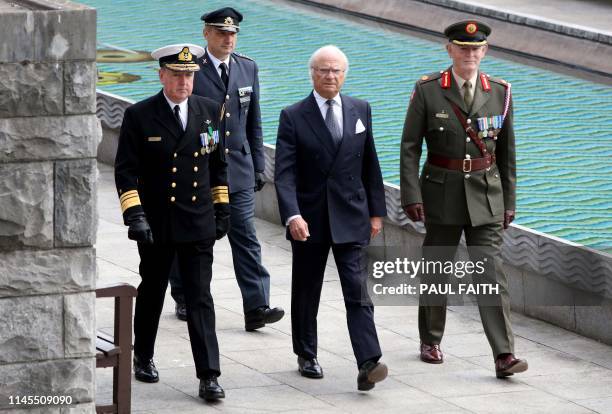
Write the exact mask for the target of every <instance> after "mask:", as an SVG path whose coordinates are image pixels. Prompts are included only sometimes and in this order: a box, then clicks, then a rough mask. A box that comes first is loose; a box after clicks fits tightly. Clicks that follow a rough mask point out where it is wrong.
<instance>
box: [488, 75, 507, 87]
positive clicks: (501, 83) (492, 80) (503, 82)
mask: <svg viewBox="0 0 612 414" xmlns="http://www.w3.org/2000/svg"><path fill="white" fill-rule="evenodd" d="M487 78H488V79H489V81H490V82H495V83H498V84H500V85H503V86H504V87H508V84H509V82H507V81H505V80H503V79H502V78H494V77H493V76H491V75H487Z"/></svg>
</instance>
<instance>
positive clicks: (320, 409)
mask: <svg viewBox="0 0 612 414" xmlns="http://www.w3.org/2000/svg"><path fill="white" fill-rule="evenodd" d="M100 170H101V175H100V180H99V190H98V196H99V199H100V202H101V204H102V205H104V206H105V207H104V208H103V209H100V210H99V216H100V217H99V223H100V224H99V229H98V238H97V245H96V253H97V264H98V270H99V272H98V281H97V284H98V286H101V285H104V284H110V283H115V282H127V283H130V284H132V285H134V286H137V285H138V283H139V281H140V277H139V276H138V262H139V259H138V252H137V249H136V245H135V243H134V242H132V241H129V240H128V239H127V230H126V228H125V227H124V226H123V224H122V220H121V215H120V212H119V203H118V201H117V199H116V197H117V196H116V193H115V191H114V189H113V180H112V169H111V168H110V167H107V166H104V165H100ZM257 230H258V234H259V238H260V241H261V242H262V251H263V261H264V265H265V266H266V267H267V268H268V270H269V272H270V274H271V278H272V287H271V298H272V299H271V301H272V305H273V306H282V307H283V308H284V309H285V311H286V312H287V315H286V317H285V318H283V319H282V320H281V321H279V322H278V323H276V324H274V325H271V326H269V327H266V328H265V329H261V330H259V331H257V332H252V333H248V332H245V331H244V329H243V328H244V319H243V314H242V300H241V298H240V293H239V289H238V285H237V284H236V281H235V278H234V275H233V271H232V269H233V267H232V260H231V252H230V248H229V244H228V242H227V239H222V240H221V241H220V242H218V243H217V244H216V245H215V261H214V264H213V274H214V276H213V281H212V289H213V295H214V300H215V310H216V316H217V320H216V326H217V335H218V339H219V344H220V352H221V370H222V375H221V377H220V378H219V381H220V384H221V385H222V386H223V387H224V388H225V391H226V398H225V400H223V401H221V402H219V403H215V404H207V403H205V402H203V401H202V400H201V399H200V398H198V397H197V387H198V381H197V379H196V377H195V369H194V364H193V359H192V356H191V348H190V344H189V337H188V333H187V326H186V324H185V323H184V322H182V321H179V320H177V319H176V317H175V316H174V301H173V300H172V298H171V297H170V291H169V289H168V291H167V293H166V298H165V303H164V307H163V312H162V316H161V320H160V327H159V332H158V337H157V339H158V340H157V344H156V354H155V361H156V364H157V366H158V368H159V371H160V382H159V383H158V384H144V383H140V382H137V381H133V382H132V384H133V388H132V409H133V411H132V412H134V413H151V414H165V413H173V414H174V413H187V414H188V413H196V412H197V413H201V412H203V411H205V412H206V411H208V412H219V411H221V412H229V413H270V412H273V413H284V412H299V413H309V412H313V413H314V412H316V413H347V412H351V413H366V412H367V413H376V414H380V413H431V412H435V413H448V414H451V413H520V414H529V413H544V412H546V413H549V412H555V413H556V412H559V413H582V412H587V413H588V412H601V413H606V412H611V413H612V348H611V347H609V346H607V345H603V344H600V343H597V342H596V341H593V340H590V339H587V338H584V337H581V336H580V335H577V334H574V333H571V332H568V331H565V330H563V329H561V328H558V327H555V326H553V325H550V324H547V323H545V322H541V321H537V320H534V319H531V318H528V317H525V316H523V315H518V314H513V315H512V319H513V322H514V330H515V334H516V339H515V341H516V349H517V354H519V356H522V357H525V358H527V359H528V361H529V364H530V369H529V371H527V372H526V373H525V374H524V375H516V376H514V377H512V378H509V379H506V380H498V379H496V378H495V376H494V367H493V363H492V355H491V350H490V348H489V345H488V342H487V340H486V338H485V335H484V332H483V330H482V325H481V323H480V317H479V315H478V309H477V308H475V307H467V306H454V307H450V308H449V312H448V321H447V334H446V335H445V338H444V341H443V343H442V347H443V350H444V351H445V356H446V358H445V363H444V364H441V365H428V364H424V363H422V362H421V361H420V360H419V359H418V346H419V337H418V329H417V314H418V308H417V307H416V306H404V307H400V306H378V307H377V308H376V311H375V320H376V322H377V327H378V335H379V339H380V342H381V347H382V349H383V360H384V361H385V362H386V363H387V364H388V366H389V372H390V375H389V378H388V379H387V380H386V381H384V382H382V383H380V384H378V385H377V386H376V388H375V389H374V390H373V391H372V392H368V393H363V392H358V391H357V387H356V377H357V369H356V365H355V359H354V356H353V352H352V348H351V345H350V339H349V336H348V330H347V327H346V313H345V309H344V301H343V300H342V291H341V287H340V282H339V280H338V275H337V270H336V268H335V266H334V265H333V258H332V257H330V258H329V263H328V267H327V270H326V276H325V277H326V278H325V283H324V287H323V292H322V299H321V305H320V308H319V318H318V332H319V355H318V357H319V361H320V362H321V364H322V366H323V369H324V372H325V378H324V379H322V380H310V379H306V378H303V377H301V376H300V375H299V374H298V372H297V363H296V357H295V355H294V354H293V352H292V348H291V321H290V314H289V311H290V302H291V297H290V292H291V249H290V246H289V244H288V242H287V241H286V240H285V236H284V228H282V227H280V226H277V225H274V224H271V223H268V222H265V221H261V220H257ZM415 305H416V302H415ZM96 306H97V309H96V323H97V328H98V329H103V330H105V331H106V332H112V321H113V316H112V312H113V303H112V300H106V299H104V300H100V299H99V300H97V301H96ZM111 372H112V371H111V370H110V369H97V370H96V381H97V400H98V401H99V402H107V401H109V400H110V396H111V388H112V375H111Z"/></svg>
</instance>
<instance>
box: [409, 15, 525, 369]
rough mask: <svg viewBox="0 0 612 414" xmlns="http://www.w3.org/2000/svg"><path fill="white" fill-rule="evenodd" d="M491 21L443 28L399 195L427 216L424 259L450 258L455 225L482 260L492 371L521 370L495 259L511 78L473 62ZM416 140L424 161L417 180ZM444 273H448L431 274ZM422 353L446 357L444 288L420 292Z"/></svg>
mask: <svg viewBox="0 0 612 414" xmlns="http://www.w3.org/2000/svg"><path fill="white" fill-rule="evenodd" d="M490 32H491V29H490V28H489V27H488V26H487V25H486V24H484V23H481V22H478V21H475V20H469V21H463V22H458V23H455V24H452V25H450V26H449V27H447V28H446V30H445V31H444V33H445V35H446V36H447V37H448V39H449V42H448V44H447V45H446V49H447V51H448V54H449V56H450V58H451V59H452V61H453V64H452V66H451V67H450V68H448V69H446V70H445V71H440V72H436V73H433V74H431V75H425V76H423V77H421V79H420V80H419V81H418V82H417V84H416V86H415V90H414V92H413V95H412V98H411V101H410V106H409V108H408V113H407V115H406V122H405V124H404V133H403V136H402V149H401V151H402V152H401V170H400V177H401V198H402V206H403V207H404V210H405V212H406V215H407V216H408V217H409V218H410V219H411V220H413V221H424V222H425V228H426V229H427V234H426V236H425V241H424V244H423V245H424V254H425V255H426V258H428V259H430V260H436V261H447V260H452V259H453V256H454V255H455V252H456V250H457V245H458V244H459V241H460V239H461V235H462V233H463V234H465V241H466V244H467V246H468V251H469V253H470V257H471V260H472V261H474V262H478V261H481V262H487V266H486V271H485V272H484V274H483V275H481V276H475V278H477V277H479V278H480V280H481V281H483V282H485V281H486V282H488V283H489V284H491V285H497V286H498V288H499V294H496V295H492V296H491V295H477V300H478V304H479V310H480V316H481V319H482V324H483V327H484V330H485V333H486V335H487V338H488V340H489V343H490V344H491V348H492V350H493V358H494V359H495V371H496V375H497V376H498V377H500V378H501V377H506V376H509V375H513V374H515V373H518V372H522V371H525V370H526V369H527V361H525V360H522V359H518V358H515V356H514V335H513V333H512V326H511V324H510V301H509V297H508V281H507V278H506V275H505V273H504V270H503V268H502V264H501V258H500V251H501V246H502V234H503V229H504V228H507V227H508V225H509V224H510V222H512V220H513V219H514V209H515V199H516V195H515V188H516V161H515V145H514V127H513V114H512V99H511V94H510V84H508V83H507V82H506V81H504V80H502V79H499V78H494V77H490V76H489V75H486V74H485V73H483V72H481V71H480V70H479V68H480V61H481V60H482V59H483V58H484V56H485V54H486V52H487V36H488V35H489V33H490ZM423 138H425V141H426V143H427V152H428V154H427V161H426V162H425V164H424V166H423V171H422V173H421V179H420V180H419V176H418V171H419V159H420V157H421V148H422V144H423ZM433 276H437V277H438V278H439V277H440V276H442V277H444V278H445V279H446V278H447V275H433ZM419 301H420V306H419V332H420V337H421V350H420V351H421V360H423V361H424V362H428V363H434V364H439V363H442V362H443V354H442V350H441V349H440V342H441V341H442V335H443V334H444V327H445V321H446V296H443V297H436V296H435V295H431V296H430V295H421V297H420V298H419Z"/></svg>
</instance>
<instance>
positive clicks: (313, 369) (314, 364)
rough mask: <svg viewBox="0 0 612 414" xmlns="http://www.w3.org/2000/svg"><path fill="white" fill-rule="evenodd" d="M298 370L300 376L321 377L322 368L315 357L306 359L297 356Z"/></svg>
mask: <svg viewBox="0 0 612 414" xmlns="http://www.w3.org/2000/svg"><path fill="white" fill-rule="evenodd" d="M298 371H300V374H302V377H307V378H323V368H321V365H319V362H318V361H317V359H316V358H312V359H306V358H302V357H298Z"/></svg>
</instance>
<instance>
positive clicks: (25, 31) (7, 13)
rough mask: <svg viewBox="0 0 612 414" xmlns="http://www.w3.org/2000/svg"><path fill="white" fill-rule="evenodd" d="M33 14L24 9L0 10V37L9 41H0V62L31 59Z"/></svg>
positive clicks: (32, 52) (32, 54) (32, 55)
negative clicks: (0, 11)
mask: <svg viewBox="0 0 612 414" xmlns="http://www.w3.org/2000/svg"><path fill="white" fill-rule="evenodd" d="M33 30H34V16H33V14H32V12H25V11H24V10H2V13H0V39H10V40H11V41H10V42H9V41H3V42H0V63H3V62H21V61H24V60H33V57H34V51H33V49H32V48H31V47H28V46H29V45H30V44H31V36H32V31H33Z"/></svg>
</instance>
